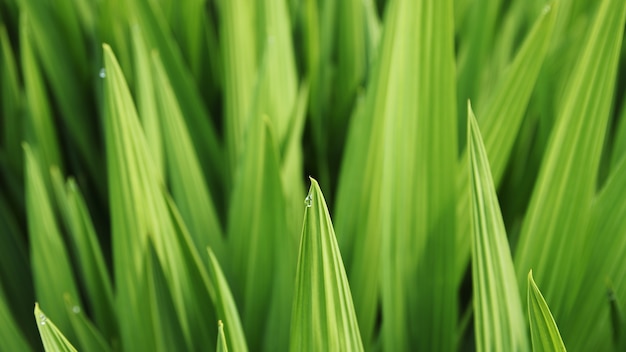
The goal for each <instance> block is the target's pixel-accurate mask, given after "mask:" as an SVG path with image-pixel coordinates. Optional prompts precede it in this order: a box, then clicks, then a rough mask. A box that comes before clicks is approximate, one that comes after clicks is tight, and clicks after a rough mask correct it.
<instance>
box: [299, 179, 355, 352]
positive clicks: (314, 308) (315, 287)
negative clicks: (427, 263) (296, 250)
mask: <svg viewBox="0 0 626 352" xmlns="http://www.w3.org/2000/svg"><path fill="white" fill-rule="evenodd" d="M305 204H306V208H305V210H304V225H303V229H302V239H301V241H300V254H299V256H298V269H297V277H296V291H295V294H294V302H293V316H292V319H291V343H290V350H291V351H362V350H363V344H362V342H361V335H360V333H359V327H358V322H357V319H356V314H355V312H354V306H353V304H352V296H351V294H350V287H349V284H348V280H347V278H346V273H345V269H344V267H343V263H342V260H341V254H340V253H339V247H338V245H337V241H336V239H335V231H334V230H333V225H332V222H331V219H330V214H329V213H328V208H327V206H326V201H325V199H324V196H323V194H322V191H321V189H320V187H319V185H318V183H317V181H315V180H314V179H311V188H310V190H309V195H308V196H307V197H306V200H305Z"/></svg>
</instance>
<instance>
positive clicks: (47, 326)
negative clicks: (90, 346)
mask: <svg viewBox="0 0 626 352" xmlns="http://www.w3.org/2000/svg"><path fill="white" fill-rule="evenodd" d="M34 314H35V321H36V322H37V329H39V335H41V341H42V342H43V347H44V349H45V350H46V352H76V348H74V346H72V344H71V343H70V342H69V341H68V339H67V338H66V337H65V336H63V333H62V332H61V331H59V329H58V328H57V327H56V325H54V323H53V322H52V320H50V319H48V317H47V316H46V315H45V314H44V312H43V311H42V310H41V309H39V303H35V311H34Z"/></svg>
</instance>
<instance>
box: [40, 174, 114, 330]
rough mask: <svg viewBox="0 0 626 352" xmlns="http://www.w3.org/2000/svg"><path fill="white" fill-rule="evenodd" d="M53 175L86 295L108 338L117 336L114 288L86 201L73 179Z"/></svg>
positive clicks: (97, 320)
mask: <svg viewBox="0 0 626 352" xmlns="http://www.w3.org/2000/svg"><path fill="white" fill-rule="evenodd" d="M51 175H52V182H53V186H54V190H55V195H56V201H57V202H56V203H57V205H58V206H59V208H60V211H59V212H60V215H61V216H62V218H63V220H64V221H65V224H66V228H67V229H68V231H69V243H70V244H71V247H70V248H72V253H74V255H75V256H76V257H77V261H78V263H79V265H77V266H78V270H77V274H79V275H80V276H79V277H80V281H79V282H81V284H82V287H83V288H84V289H85V291H86V292H87V295H86V296H87V298H88V302H89V304H90V305H91V307H92V309H93V315H94V320H95V321H96V323H97V324H98V326H99V327H100V329H101V330H102V331H103V332H104V333H105V334H106V336H108V337H113V336H116V335H117V321H116V317H115V309H114V307H115V302H114V298H113V287H112V283H111V279H110V276H109V272H108V269H107V267H106V263H105V259H104V254H103V252H102V249H101V247H100V243H99V241H98V237H97V234H96V230H95V228H94V225H93V223H92V221H91V216H90V215H89V212H88V210H87V205H86V204H85V200H84V199H83V196H82V195H81V193H80V191H79V190H78V186H77V185H76V182H75V181H74V180H73V179H70V180H68V181H67V183H64V182H63V177H62V176H61V173H60V171H59V169H57V168H52V170H51Z"/></svg>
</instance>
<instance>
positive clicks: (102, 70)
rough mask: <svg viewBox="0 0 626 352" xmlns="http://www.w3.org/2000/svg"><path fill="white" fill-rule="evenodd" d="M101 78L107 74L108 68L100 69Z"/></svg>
mask: <svg viewBox="0 0 626 352" xmlns="http://www.w3.org/2000/svg"><path fill="white" fill-rule="evenodd" d="M99 76H100V78H104V77H106V76H107V71H106V69H105V68H104V67H103V68H101V69H100V74H99Z"/></svg>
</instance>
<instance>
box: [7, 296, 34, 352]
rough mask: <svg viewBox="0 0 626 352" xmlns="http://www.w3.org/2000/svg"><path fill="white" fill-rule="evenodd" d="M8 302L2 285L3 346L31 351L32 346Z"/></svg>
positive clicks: (8, 348)
mask: <svg viewBox="0 0 626 352" xmlns="http://www.w3.org/2000/svg"><path fill="white" fill-rule="evenodd" d="M7 303H8V302H7V299H6V296H5V295H4V292H3V289H2V287H1V286H0V341H2V348H6V349H7V350H9V351H31V350H32V347H31V346H30V345H29V344H28V342H27V340H26V338H25V336H24V334H23V333H22V330H21V329H20V327H19V326H18V325H17V321H16V320H14V319H13V315H12V314H11V311H10V310H9V306H8V305H7Z"/></svg>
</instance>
